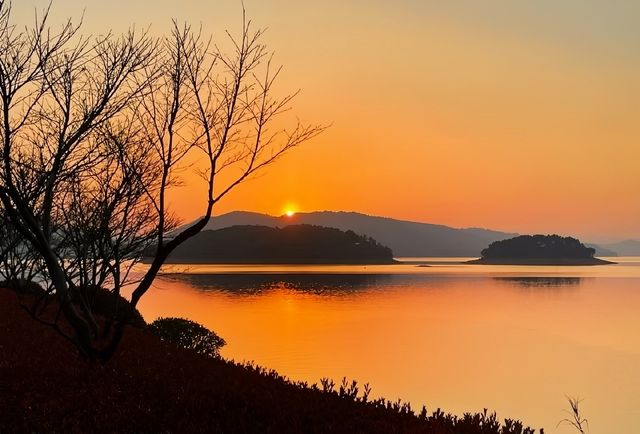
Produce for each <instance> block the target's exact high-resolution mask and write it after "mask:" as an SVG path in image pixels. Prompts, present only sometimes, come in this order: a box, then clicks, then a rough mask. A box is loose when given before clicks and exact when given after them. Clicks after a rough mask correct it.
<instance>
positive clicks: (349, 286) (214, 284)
mask: <svg viewBox="0 0 640 434" xmlns="http://www.w3.org/2000/svg"><path fill="white" fill-rule="evenodd" d="M163 278H165V279H176V280H182V281H186V282H188V283H189V284H190V285H192V286H194V287H196V288H197V289H200V290H203V291H215V292H223V293H225V292H226V293H232V294H237V295H257V294H262V293H265V292H268V291H271V290H274V289H283V288H284V289H288V290H292V291H300V292H307V293H312V294H317V295H340V294H348V293H353V292H356V291H367V290H374V289H377V288H380V287H381V286H388V285H389V284H392V282H393V281H394V280H397V276H393V275H388V274H179V275H171V276H164V277H163Z"/></svg>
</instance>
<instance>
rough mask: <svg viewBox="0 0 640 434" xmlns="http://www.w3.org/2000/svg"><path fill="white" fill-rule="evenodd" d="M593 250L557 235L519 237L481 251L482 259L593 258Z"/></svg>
mask: <svg viewBox="0 0 640 434" xmlns="http://www.w3.org/2000/svg"><path fill="white" fill-rule="evenodd" d="M594 254H595V249H593V248H590V247H585V245H584V244H582V243H581V242H580V241H578V240H577V239H575V238H571V237H561V236H559V235H521V236H519V237H515V238H510V239H508V240H502V241H494V242H493V243H491V244H489V247H487V248H486V249H484V250H483V251H482V257H483V258H545V259H554V258H575V259H585V258H586V259H588V258H593V255H594Z"/></svg>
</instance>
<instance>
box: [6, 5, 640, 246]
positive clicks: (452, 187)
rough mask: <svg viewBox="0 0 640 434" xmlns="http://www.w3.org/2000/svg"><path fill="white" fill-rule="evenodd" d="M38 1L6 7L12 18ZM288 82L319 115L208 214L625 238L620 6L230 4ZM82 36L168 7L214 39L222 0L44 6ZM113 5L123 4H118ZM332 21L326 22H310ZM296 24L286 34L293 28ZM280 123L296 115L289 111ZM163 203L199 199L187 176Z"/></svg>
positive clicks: (635, 232)
mask: <svg viewBox="0 0 640 434" xmlns="http://www.w3.org/2000/svg"><path fill="white" fill-rule="evenodd" d="M47 3H48V1H45V0H31V1H26V2H20V4H16V5H15V9H16V12H17V13H19V14H20V16H21V17H23V19H24V20H30V19H31V18H32V17H33V7H34V5H36V6H40V7H42V6H44V5H46V4H47ZM244 4H245V6H246V8H247V11H248V14H249V15H250V16H251V17H252V21H253V22H254V23H255V25H256V26H259V27H268V31H267V33H266V41H265V42H267V43H268V44H269V47H270V48H271V49H273V50H275V51H276V57H275V59H274V61H275V62H276V63H278V64H282V65H283V66H284V69H283V71H282V73H281V76H280V83H279V88H280V89H283V90H286V91H295V90H297V89H298V88H300V89H301V94H300V95H299V96H298V98H297V99H296V100H295V101H294V103H293V106H294V107H295V111H296V115H297V116H299V117H300V119H301V120H303V121H313V122H322V123H327V124H332V126H331V128H330V129H329V130H328V131H327V132H325V133H324V134H323V135H321V136H320V137H319V138H317V139H315V140H314V141H313V142H311V143H308V144H304V145H303V146H301V147H300V148H299V149H295V150H293V151H292V152H291V153H290V154H288V155H286V156H285V157H284V158H283V159H281V160H280V161H279V162H278V163H277V164H276V165H274V166H273V167H270V168H269V169H268V170H267V171H265V172H264V174H263V175H262V176H260V177H259V178H258V179H257V180H253V181H249V182H247V183H246V184H245V185H243V186H242V187H241V188H239V189H238V190H237V191H234V192H233V193H232V194H231V195H229V196H228V197H227V198H225V200H224V201H222V202H221V203H220V204H219V205H216V206H217V209H216V211H215V212H216V214H221V213H224V212H228V211H233V210H239V209H244V210H250V211H257V212H265V213H269V214H272V215H279V214H280V213H281V208H280V206H281V205H280V204H282V203H283V201H286V200H287V198H289V197H292V196H294V197H300V198H303V201H304V204H303V205H304V209H306V210H309V211H313V210H353V211H359V212H364V213H368V214H376V215H385V216H391V217H396V218H402V219H411V220H417V221H426V222H432V223H441V224H447V225H452V226H458V227H468V226H480V227H489V228H492V229H499V230H506V231H517V232H521V233H526V232H542V233H554V232H559V233H566V234H573V235H578V236H582V237H587V238H589V239H593V240H594V241H595V240H598V239H616V240H618V239H622V238H634V237H640V228H639V226H638V221H640V201H639V200H638V199H637V198H638V194H639V193H640V178H638V175H637V164H638V161H640V146H639V145H638V143H640V123H639V122H638V121H637V120H638V107H637V101H639V100H640V87H639V86H637V77H638V76H640V52H639V51H638V50H637V46H638V43H639V42H640V34H639V32H638V30H637V22H638V20H640V7H638V4H637V3H636V2H613V3H612V2H596V1H593V0H588V1H585V2H579V3H574V2H569V3H563V2H560V3H559V2H555V1H552V0H544V1H542V2H534V3H531V2H503V1H498V0H490V1H486V2H470V1H457V2H422V1H414V0H402V1H400V2H393V3H390V2H381V1H375V2H371V3H370V4H369V3H368V4H367V5H366V8H365V7H364V6H363V4H361V3H360V2H344V1H338V0H329V1H327V2H323V3H322V5H319V4H317V3H304V2H303V3H301V2H296V1H293V0H278V1H276V2H275V3H273V2H261V1H257V0H246V1H245V2H244ZM56 6H57V10H56V13H57V15H56V17H64V16H67V15H69V14H71V15H74V14H75V15H76V16H77V15H78V12H77V11H85V12H84V22H85V27H86V31H87V32H93V33H96V34H100V33H104V32H106V31H107V30H109V29H110V28H111V27H114V28H116V30H121V29H126V28H127V27H128V26H129V25H132V24H135V25H136V26H138V27H139V28H146V26H148V25H150V24H152V31H154V32H161V31H163V30H164V29H166V28H168V26H169V25H170V22H171V21H170V20H171V19H172V18H177V19H178V20H187V21H189V22H192V23H198V25H199V24H200V23H201V24H202V28H203V29H204V30H205V31H206V33H209V32H211V33H213V34H214V35H215V36H218V35H223V33H224V30H225V29H229V30H230V31H235V30H237V29H238V27H239V24H240V23H239V19H238V17H239V13H240V5H239V2H238V1H236V0H223V1H219V2H205V1H202V0H200V1H194V2H190V3H188V4H182V3H176V2H173V3H172V2H162V6H161V7H160V6H159V5H158V4H157V3H156V2H152V1H149V0H147V1H139V2H134V3H132V2H125V1H124V0H116V1H114V2H103V3H101V2H84V1H80V0H72V1H67V2H58V4H57V5H56ZM122 10H124V11H127V13H126V15H125V16H122V15H121V13H120V12H118V11H122ZM327 29H331V31H327ZM292 35H295V37H292ZM294 121H295V120H294ZM184 185H185V186H184V187H181V188H176V189H175V191H174V193H173V195H172V198H171V199H172V200H171V204H172V206H173V209H174V210H175V212H176V213H177V214H178V215H179V217H181V218H182V219H184V220H187V221H188V220H192V219H193V218H195V217H197V216H199V215H201V214H202V212H203V207H204V200H202V199H201V198H202V197H204V196H206V190H205V189H204V186H202V183H201V182H200V179H199V178H198V177H197V176H193V177H192V178H188V179H187V180H186V182H185V183H184Z"/></svg>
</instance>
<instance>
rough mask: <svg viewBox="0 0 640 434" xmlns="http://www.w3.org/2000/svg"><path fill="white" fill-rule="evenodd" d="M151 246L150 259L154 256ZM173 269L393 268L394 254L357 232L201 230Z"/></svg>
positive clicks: (175, 255) (178, 253)
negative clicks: (199, 266) (237, 266)
mask: <svg viewBox="0 0 640 434" xmlns="http://www.w3.org/2000/svg"><path fill="white" fill-rule="evenodd" d="M154 248H155V247H154V246H151V247H150V248H149V249H148V250H147V251H146V255H145V256H148V257H152V256H153V249H154ZM166 262H167V263H173V264H393V263H395V262H396V261H395V260H394V259H393V252H392V251H391V249H390V248H388V247H386V246H383V245H382V244H380V243H379V242H377V241H376V240H374V239H373V238H370V237H366V236H363V235H358V234H356V233H355V232H353V231H351V230H348V231H341V230H340V229H334V228H327V227H321V226H313V225H291V226H285V227H283V228H277V227H275V228H274V227H267V226H253V225H244V226H231V227H228V228H223V229H218V230H208V231H202V232H200V233H198V234H197V235H195V236H194V237H193V238H191V239H189V240H187V241H186V242H184V243H183V244H181V245H180V246H178V248H176V249H175V250H174V251H173V252H172V253H171V255H169V258H168V259H167V261H166Z"/></svg>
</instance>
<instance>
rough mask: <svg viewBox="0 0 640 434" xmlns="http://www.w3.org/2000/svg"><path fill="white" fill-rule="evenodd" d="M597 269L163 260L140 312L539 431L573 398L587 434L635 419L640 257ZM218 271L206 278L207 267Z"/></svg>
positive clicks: (409, 397)
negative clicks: (186, 322) (578, 400)
mask: <svg viewBox="0 0 640 434" xmlns="http://www.w3.org/2000/svg"><path fill="white" fill-rule="evenodd" d="M615 260H616V261H617V262H619V264H617V265H610V266H595V267H524V266H477V265H465V264H455V263H452V261H459V259H456V260H446V259H436V260H434V259H430V260H429V261H430V263H431V266H430V267H418V266H416V265H415V264H405V265H393V266H367V267H363V266H202V265H197V266H196V265H194V266H184V265H180V266H167V267H165V268H164V271H165V272H167V273H173V272H176V273H182V274H173V275H171V274H169V275H166V276H165V277H163V278H162V279H159V280H158V281H157V282H156V283H155V286H154V288H153V290H152V293H151V294H149V296H148V297H146V298H144V299H143V301H142V304H141V306H140V308H141V312H142V314H143V315H144V317H145V319H146V320H147V321H151V320H153V319H155V318H156V317H158V316H182V317H188V318H190V319H192V320H194V321H197V322H199V323H201V324H204V325H205V326H207V327H208V328H210V329H212V330H214V331H216V333H218V334H219V335H221V336H222V337H224V338H225V339H226V340H227V342H228V345H227V346H226V347H224V348H223V351H222V355H223V356H224V357H225V358H229V359H235V360H238V361H242V360H246V361H249V360H253V361H255V362H256V363H257V364H259V365H262V366H264V367H266V368H273V369H275V370H277V371H278V372H279V373H280V374H282V375H286V376H288V377H290V378H292V379H294V380H304V381H309V382H318V381H319V379H320V378H322V377H330V378H333V379H335V380H336V382H337V383H339V381H340V380H341V379H342V377H343V376H346V377H347V379H356V380H358V381H359V383H360V384H363V383H366V382H369V383H370V385H371V386H372V387H373V393H372V395H373V396H376V397H377V396H384V397H386V398H389V399H392V400H393V399H396V398H402V399H403V400H404V401H410V402H411V403H412V405H413V407H414V408H420V407H421V405H422V404H426V405H427V408H428V409H429V410H430V411H432V410H435V409H436V408H437V407H440V408H442V409H444V410H446V411H451V412H453V413H456V414H462V413H463V412H467V411H481V410H482V409H483V408H485V407H486V408H489V409H490V410H495V411H497V412H498V416H499V417H501V418H505V417H510V418H519V419H521V420H523V421H524V422H525V424H527V425H530V426H532V427H534V428H540V427H544V428H545V432H547V433H570V432H572V431H571V429H570V427H568V426H560V427H557V428H556V425H557V423H558V422H559V421H560V420H561V419H563V418H564V417H566V414H565V413H563V409H565V408H567V406H568V405H567V402H566V395H568V396H579V397H580V398H583V399H584V401H583V402H582V404H581V409H582V411H583V413H584V414H583V415H584V416H585V417H587V418H588V419H589V424H590V428H591V432H593V433H620V434H625V433H629V434H631V433H636V432H637V427H638V426H640V377H639V376H638V374H637V369H638V366H640V335H639V332H638V330H640V316H639V315H638V313H637V312H638V308H639V307H640V290H639V288H640V258H615ZM212 273H216V274H212Z"/></svg>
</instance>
